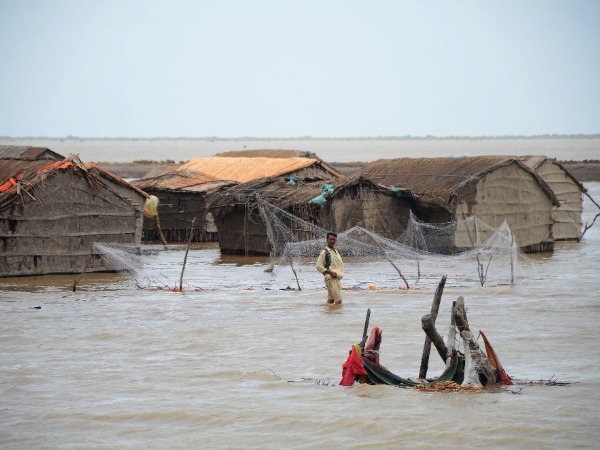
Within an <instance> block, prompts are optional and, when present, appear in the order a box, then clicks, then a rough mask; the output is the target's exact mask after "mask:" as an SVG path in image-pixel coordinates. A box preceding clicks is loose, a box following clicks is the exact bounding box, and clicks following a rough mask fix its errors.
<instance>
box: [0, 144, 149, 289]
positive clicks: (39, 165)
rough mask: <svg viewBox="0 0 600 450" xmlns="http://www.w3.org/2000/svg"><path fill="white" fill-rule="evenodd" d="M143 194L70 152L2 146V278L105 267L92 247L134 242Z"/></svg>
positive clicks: (139, 228) (138, 239) (138, 231)
mask: <svg viewBox="0 0 600 450" xmlns="http://www.w3.org/2000/svg"><path fill="white" fill-rule="evenodd" d="M145 199H146V194H145V193H144V192H143V191H141V190H139V189H137V188H135V187H133V186H132V185H130V184H129V183H127V182H125V181H123V180H122V179H120V178H119V177H117V176H115V175H112V174H110V173H108V172H105V171H104V170H102V169H100V168H99V167H97V166H95V165H94V164H84V163H82V162H81V161H79V160H78V159H77V158H76V157H69V158H63V157H62V156H61V155H59V154H58V153H55V152H53V151H51V150H49V149H47V148H39V147H15V146H0V276H3V277H6V276H24V275H43V274H51V273H79V272H81V271H82V270H83V268H84V267H85V266H86V264H87V265H88V268H87V270H88V271H106V270H108V267H106V265H105V263H104V261H103V260H102V259H101V258H100V255H97V254H95V253H94V252H93V244H94V243H102V242H104V243H121V244H139V243H140V242H141V236H142V217H143V211H144V201H145Z"/></svg>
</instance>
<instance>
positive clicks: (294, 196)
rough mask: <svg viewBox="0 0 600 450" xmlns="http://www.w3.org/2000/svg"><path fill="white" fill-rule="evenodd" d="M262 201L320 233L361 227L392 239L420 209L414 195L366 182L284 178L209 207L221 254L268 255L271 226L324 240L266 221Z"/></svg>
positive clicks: (230, 194)
mask: <svg viewBox="0 0 600 450" xmlns="http://www.w3.org/2000/svg"><path fill="white" fill-rule="evenodd" d="M259 201H266V202H268V203H269V204H271V205H274V206H276V207H277V208H279V209H281V210H284V211H286V212H288V213H290V214H292V215H293V216H295V217H296V218H298V219H301V220H303V221H305V222H308V223H311V224H314V225H317V226H319V227H321V228H325V229H329V230H339V231H344V230H347V229H350V228H352V227H355V226H358V227H362V228H367V229H369V230H371V231H374V232H375V233H377V234H379V235H382V236H385V237H388V238H390V239H395V238H397V237H399V236H400V234H401V233H402V231H404V229H406V223H407V222H408V220H409V218H410V217H409V215H410V211H411V210H413V209H414V208H416V207H417V206H416V203H415V199H413V198H412V197H411V196H410V194H406V193H402V192H399V191H396V192H395V191H393V190H392V189H390V188H389V187H383V186H379V185H377V184H375V183H373V182H371V181H369V180H367V179H364V178H362V177H353V178H351V179H342V178H338V179H334V180H324V179H322V178H305V179H299V178H294V177H292V178H290V177H280V178H271V179H260V180H255V181H252V182H248V183H242V184H239V185H238V186H235V187H233V188H229V189H227V190H225V191H222V192H221V193H219V194H218V195H216V196H215V197H214V199H213V201H212V203H211V206H210V209H211V212H212V213H213V215H214V217H215V223H216V226H217V229H218V230H219V245H220V248H221V252H222V253H224V254H258V255H268V254H269V253H270V252H271V250H273V249H272V248H271V243H270V242H269V239H268V226H278V225H281V226H284V227H286V228H287V229H288V230H289V232H291V233H295V234H296V235H295V236H294V238H295V239H296V240H303V239H314V238H315V237H318V238H321V237H323V236H314V235H313V234H312V233H311V232H308V233H307V234H306V236H301V235H299V233H302V231H301V229H302V227H298V226H297V224H294V223H287V222H286V223H281V224H279V223H278V221H285V220H286V218H285V217H279V218H277V219H274V218H272V217H267V218H265V217H263V216H262V215H261V212H260V210H259V208H258V205H259ZM265 220H267V221H268V222H269V224H267V223H265ZM275 234H277V233H275ZM275 250H276V251H277V250H279V249H275Z"/></svg>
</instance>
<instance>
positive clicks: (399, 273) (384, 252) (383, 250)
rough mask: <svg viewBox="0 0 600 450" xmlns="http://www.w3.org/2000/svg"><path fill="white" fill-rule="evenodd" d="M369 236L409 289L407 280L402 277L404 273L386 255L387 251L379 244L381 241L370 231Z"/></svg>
mask: <svg viewBox="0 0 600 450" xmlns="http://www.w3.org/2000/svg"><path fill="white" fill-rule="evenodd" d="M369 236H370V237H371V239H373V242H375V245H377V247H379V250H381V252H382V253H383V256H385V258H386V259H387V260H388V262H389V263H390V264H391V265H392V267H393V268H394V269H396V272H398V275H400V278H402V281H404V284H405V285H406V289H410V286H409V285H408V281H406V278H404V275H402V272H401V271H400V269H398V266H396V264H394V261H392V259H391V258H390V257H389V256H388V255H387V253H386V251H385V249H384V248H383V246H382V245H381V243H380V242H379V241H378V240H377V239H375V236H373V235H372V234H371V233H369Z"/></svg>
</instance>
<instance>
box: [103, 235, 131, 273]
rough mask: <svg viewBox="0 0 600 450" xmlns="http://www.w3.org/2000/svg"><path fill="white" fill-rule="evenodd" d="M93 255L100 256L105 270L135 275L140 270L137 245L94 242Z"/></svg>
mask: <svg viewBox="0 0 600 450" xmlns="http://www.w3.org/2000/svg"><path fill="white" fill-rule="evenodd" d="M94 253H96V254H98V255H100V257H101V258H102V262H103V263H104V266H105V267H106V269H107V270H110V271H115V272H127V273H133V274H137V273H139V272H140V270H141V269H142V255H141V251H140V246H139V245H133V244H119V243H106V242H103V243H99V242H94Z"/></svg>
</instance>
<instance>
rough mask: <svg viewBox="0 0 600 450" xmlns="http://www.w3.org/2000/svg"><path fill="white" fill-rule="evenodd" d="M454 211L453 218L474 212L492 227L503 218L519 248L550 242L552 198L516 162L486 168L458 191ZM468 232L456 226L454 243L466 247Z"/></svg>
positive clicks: (502, 220) (551, 239) (473, 214)
mask: <svg viewBox="0 0 600 450" xmlns="http://www.w3.org/2000/svg"><path fill="white" fill-rule="evenodd" d="M455 215H456V220H460V219H464V218H466V217H469V216H476V217H478V218H479V219H481V220H482V221H484V222H485V223H486V224H488V225H489V226H491V227H493V228H498V227H499V226H500V225H502V223H503V222H504V220H506V221H507V223H508V225H509V226H510V228H511V230H512V232H513V235H514V236H515V240H516V243H517V245H518V246H519V247H521V248H536V247H539V248H540V249H544V248H547V246H548V245H551V243H552V242H554V240H553V236H552V224H553V220H552V200H551V199H550V198H549V197H548V195H547V194H546V193H545V192H544V190H543V189H542V187H541V186H540V184H539V183H538V182H537V180H536V179H535V177H534V176H532V174H531V173H529V172H527V171H526V170H524V169H523V168H521V167H520V166H519V165H517V164H510V165H507V166H503V167H501V168H499V169H497V170H494V171H492V172H489V173H487V174H486V175H485V176H484V177H482V178H480V179H479V180H478V181H476V182H474V183H473V184H471V185H469V186H466V187H465V188H463V189H462V190H461V192H460V193H459V194H458V201H457V204H456V209H455ZM481 231H482V230H480V232H481ZM489 235H490V232H488V233H487V235H486V233H485V232H484V233H483V236H482V239H484V240H485V239H487V238H488V237H489ZM471 236H472V233H471V234H470V233H469V232H467V230H466V229H464V228H462V229H457V231H456V235H455V244H456V246H457V247H459V248H461V247H468V246H469V245H470V244H471Z"/></svg>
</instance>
